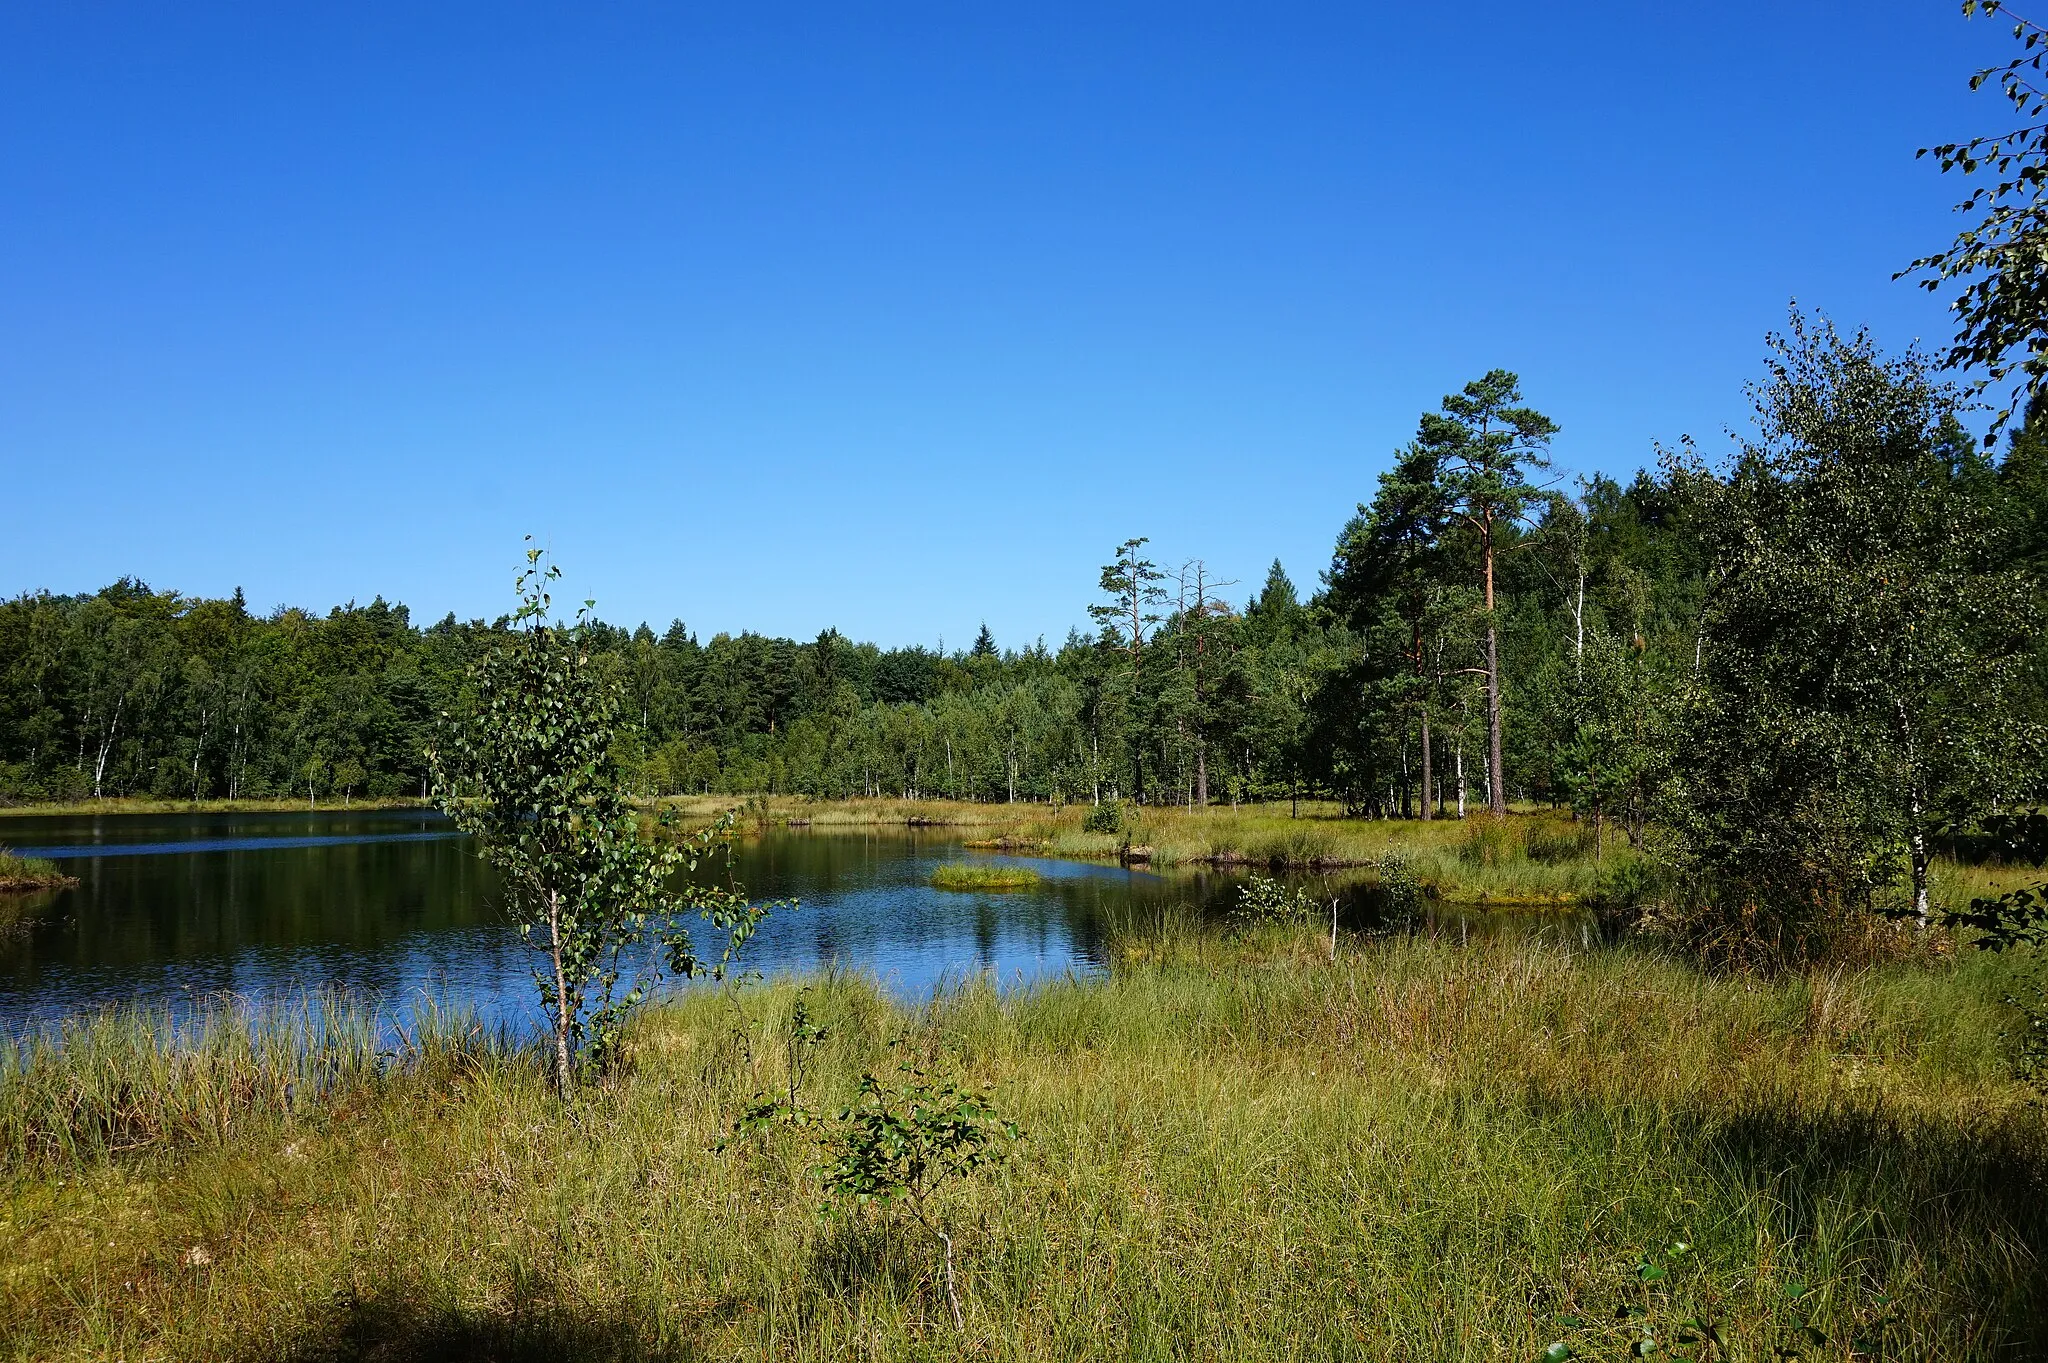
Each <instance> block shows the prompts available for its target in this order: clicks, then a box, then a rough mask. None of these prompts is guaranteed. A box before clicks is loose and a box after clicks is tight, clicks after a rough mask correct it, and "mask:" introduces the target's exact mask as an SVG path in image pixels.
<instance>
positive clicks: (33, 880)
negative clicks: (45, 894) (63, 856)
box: [0, 847, 71, 892]
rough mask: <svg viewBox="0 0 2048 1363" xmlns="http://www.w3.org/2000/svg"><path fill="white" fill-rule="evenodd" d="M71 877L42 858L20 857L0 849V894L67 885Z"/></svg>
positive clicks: (55, 864) (2, 848)
mask: <svg viewBox="0 0 2048 1363" xmlns="http://www.w3.org/2000/svg"><path fill="white" fill-rule="evenodd" d="M70 883H71V877H69V876H67V875H65V874H64V873H63V872H62V871H60V870H58V869H57V863H56V862H54V861H49V860H46V859H45V858H42V857H21V856H16V855H15V854H14V853H12V852H10V851H8V850H7V849H6V848H5V847H0V892H5V891H23V890H46V889H51V888H54V887H56V886H59V885H68V884H70Z"/></svg>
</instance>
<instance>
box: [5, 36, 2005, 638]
mask: <svg viewBox="0 0 2048 1363" xmlns="http://www.w3.org/2000/svg"><path fill="white" fill-rule="evenodd" d="M1957 11H1958V7H1957V6H1956V5H1955V4H1953V3H1950V2H1949V0H1927V2H1925V3H1896V2H1891V0H1881V2H1879V3H1865V4H1847V3H1835V2H1832V0H1815V3H1810V4H1803V5H1787V4H1783V3H1749V2H1748V0H1731V3H1724V4H1716V5H1690V6H1680V5H1663V6H1644V5H1638V4H1628V5H1624V4H1591V5H1571V6H1567V5H1549V4H1543V5H1532V4H1528V3H1526V2H1525V3H1520V4H1506V3H1490V2H1489V0H1472V2H1471V3H1466V4H1461V5H1439V6H1423V5H1399V6H1396V5H1379V4H1364V5H1330V6H1288V5H1278V4H1271V3H1268V4H1261V5H1241V6H1229V7H1226V6H1210V5H1199V4H1187V3H1181V4H1173V5H1163V4H1162V5H1157V6H1142V7H1141V6H1129V5H1099V4H1098V5H1076V6H1071V7H1059V6H1055V5H1050V4H1047V5H1032V6H1009V7H995V6H965V5H948V6H914V5H872V6H849V5H831V6H785V5H775V4H760V3H756V4H748V5H733V6H727V7H713V6H708V5H702V6H668V5H649V6H644V7H635V6H628V5H607V6H582V5H578V6H570V5H561V6H534V5H518V4H492V5H482V4H478V5H469V6H465V5H459V4H436V5H431V6H398V5H388V4H374V3H373V4H363V5H355V6H326V7H318V8H316V7H311V6H275V5H272V6H261V5H255V4H249V5H245V6H238V7H233V8H226V7H219V8H216V7H206V6H200V5H182V6H166V5H150V6H132V7H131V6H123V5H116V4H99V3H79V4H18V5H11V6H7V7H5V8H4V9H0V477H4V486H5V488H6V490H7V494H8V495H7V499H6V500H7V503H8V513H7V516H6V527H5V529H4V531H0V591H4V592H6V593H13V592H15V591H20V590H26V589H35V588H49V589H51V590H55V591H62V592H71V591H86V590H91V589H94V588H96V587H98V586H100V585H102V584H104V583H105V582H107V581H110V580H112V579H113V578H115V577H118V576H120V575H123V574H134V575H137V576H140V577H142V578H144V579H146V580H148V581H149V582H151V583H152V584H154V585H156V586H159V587H168V588H177V589H180V590H183V591H186V592H191V593H203V594H208V595H214V594H225V593H227V592H228V591H231V590H232V589H233V588H234V587H235V586H236V585H238V584H239V585H241V586H243V587H244V588H245V589H246V591H247V593H248V596H249V598H250V600H251V603H252V604H253V605H256V606H258V607H260V608H267V607H269V606H271V605H274V604H277V603H285V602H289V603H293V604H303V605H308V606H312V607H316V608H322V609H324V608H325V607H327V606H329V605H332V604H334V603H336V602H339V601H343V600H347V599H350V598H355V599H358V600H363V601H367V600H368V599H370V598H371V597H372V596H374V595H377V594H379V593H381V594H383V595H384V596H385V597H387V598H389V599H393V600H402V601H405V602H407V603H409V604H410V605H411V606H412V607H413V609H414V612H415V615H416V617H420V618H431V617H438V616H439V615H440V614H442V613H443V612H445V611H448V610H454V611H456V612H457V613H458V614H460V615H462V616H464V617H465V618H466V617H469V616H475V615H495V614H497V613H499V612H500V611H502V610H503V609H504V608H505V607H506V606H507V605H508V604H509V601H510V579H511V575H512V572H513V570H514V567H515V564H516V561H517V557H518V552H519V549H520V542H521V537H522V536H523V535H525V534H527V533H532V534H534V535H535V536H537V537H538V538H540V539H541V540H542V541H544V542H546V543H549V544H551V545H552V546H553V548H554V550H555V552H556V553H557V555H558V557H559V558H560V559H561V561H562V562H563V564H564V566H565V570H566V573H567V576H568V585H569V586H570V587H571V588H572V589H573V590H574V592H575V594H576V595H578V596H583V595H588V596H594V597H596V598H597V600H598V603H599V610H600V613H601V614H602V615H604V616H605V617H606V618H608V619H612V620H618V621H622V622H626V623H633V622H637V621H639V620H642V619H645V620H648V621H650V622H652V623H653V624H654V625H655V627H656V628H657V629H660V628H662V627H663V626H664V625H665V624H666V623H667V622H668V621H669V620H670V619H671V618H673V617H677V616H680V617H682V618H683V619H684V620H686V621H687V622H688V623H689V624H690V626H691V627H692V628H694V629H696V630H697V631H698V632H699V633H700V634H702V635H705V636H707V637H708V636H709V635H710V634H711V633H713V632H715V631H718V630H734V631H736V630H739V629H742V628H753V629H759V630H766V631H770V632H774V633H781V634H790V635H794V636H797V637H807V636H809V635H812V634H815V633H816V632H817V631H818V630H819V629H820V628H822V627H824V626H826V625H836V626H838V627H839V628H840V629H842V630H844V631H846V632H847V633H849V634H852V635H854V636H855V637H859V638H872V639H875V640H877V641H880V642H883V643H888V644H897V643H912V642H924V643H927V644H934V643H936V642H937V641H938V640H939V639H940V637H941V636H943V637H944V639H945V642H946V644H947V646H948V647H949V648H951V647H958V646H960V645H963V644H965V643H966V642H968V640H969V639H971V637H972V635H973V632H974V630H975V628H976V626H977V625H978V624H979V623H980V622H981V621H982V620H984V619H986V620H987V621H988V623H989V624H990V626H991V628H993V629H994V631H995V632H996V635H997V638H998V640H999V641H1000V642H1002V643H1003V644H1005V645H1011V646H1014V645H1020V644H1024V643H1027V642H1029V640H1030V639H1031V637H1033V636H1035V635H1038V634H1041V633H1043V634H1045V635H1047V636H1049V637H1050V638H1051V639H1052V640H1053V641H1055V642H1056V641H1057V639H1058V638H1059V637H1060V636H1061V635H1063V634H1064V632H1065V630H1066V628H1067V626H1068V625H1069V624H1072V623H1075V622H1079V621H1083V620H1085V607H1086V605H1087V603H1088V601H1089V600H1090V599H1091V598H1092V596H1093V594H1094V580H1095V576H1096V572H1097V569H1098V566H1099V565H1100V564H1101V563H1102V562H1104V561H1105V560H1106V559H1107V558H1108V557H1109V555H1110V552H1111V550H1112V549H1113V547H1114V546H1115V545H1116V544H1117V542H1119V541H1120V540H1122V539H1124V538H1125V537H1127V536H1130V535H1149V536H1150V537H1151V538H1152V541H1153V546H1152V547H1153V549H1154V550H1155V551H1156V556H1157V557H1158V558H1159V559H1160V560H1161V561H1163V562H1170V563H1177V562H1179V561H1180V560H1181V559H1184V558H1188V557H1194V556H1200V557H1202V558H1204V559H1206V560H1207V561H1208V562H1209V563H1210V564H1211V565H1212V568H1213V569H1214V570H1215V571H1216V572H1218V573H1220V574H1221V575H1222V576H1224V577H1227V578H1238V579H1242V581H1243V584H1244V585H1243V586H1242V587H1240V588H1238V589H1236V590H1235V592H1234V593H1233V594H1240V595H1241V594H1243V593H1245V592H1248V591H1249V590H1250V589H1251V588H1252V587H1253V586H1254V585H1255V584H1256V582H1257V581H1258V579H1259V578H1261V577H1262V576H1263V574H1264V571H1265V567H1266V565H1267V563H1268V562H1270V561H1271V560H1272V559H1273V558H1274V557H1275V556H1276V555H1277V556H1279V557H1280V558H1282V559H1283V560H1284V561H1285V563H1286V565H1287V567H1288V568H1289V570H1290V571H1291V572H1292V573H1293V575H1294V577H1295V579H1296V581H1297V582H1299V583H1301V584H1302V585H1303V586H1304V588H1306V587H1308V586H1310V585H1312V584H1313V583H1314V581H1315V577H1316V573H1317V571H1318V570H1319V569H1320V568H1321V567H1322V566H1324V565H1325V564H1326V563H1327V562H1328V558H1329V551H1330V547H1331V544H1332V541H1333V539H1334V537H1335V534H1336V532H1337V530H1338V528H1339V527H1340V525H1341V524H1342V522H1343V520H1344V519H1345V517H1346V516H1347V515H1348V514H1349V513H1350V511H1351V509H1352V508H1353V506H1354V505H1355V504H1356V503H1357V502H1358V501H1359V500H1361V499H1363V498H1366V497H1369V496H1370V495H1371V490H1372V485H1373V479H1374V475H1375V474H1376V473H1377V472H1378V471H1379V470H1380V469H1381V468H1382V467H1384V466H1385V463H1386V461H1387V457H1388V455H1389V453H1390V452H1391V451H1392V450H1393V449H1394V448H1395V447H1396V446H1397V445H1399V444H1400V443H1402V442H1403V441H1404V440H1406V439H1407V438H1408V437H1409V435H1410V434H1412V432H1413V429H1414V425H1415V420H1416V416H1417V414H1418V413H1419V412H1420V411H1421V410H1422V409H1424V408H1426V407H1430V406H1433V405H1434V404H1435V403H1436V402H1437V400H1438V399H1439V398H1440V397H1441V395H1442V394H1443V393H1444V392H1446V391H1448V390H1450V389H1452V388H1455V387H1457V386H1459V385H1461V384H1462V383H1463V382H1464V381H1465V380H1467V379H1469V378H1471V377H1474V376H1476V375H1477V374H1479V373H1480V372H1483V371H1484V370H1486V369H1488V368H1491V367H1494V366H1505V367H1508V368H1512V369H1515V370H1517V371H1518V372H1520V373H1521V375H1522V376H1523V383H1524V389H1525V392H1526V395H1527V397H1528V399H1529V400H1530V401H1531V402H1532V403H1533V404H1534V405H1536V406H1538V407H1539V408H1541V409H1542V410H1544V411H1545V412H1547V413H1548V414H1550V415H1551V416H1552V417H1553V418H1554V419H1556V420H1557V421H1558V422H1559V423H1560V424H1561V426H1562V427H1563V434H1562V435H1561V436H1560V437H1559V439H1558V440H1557V442H1556V445H1555V447H1554V453H1555V455H1556V458H1557V460H1558V463H1559V465H1560V467H1562V468H1566V469H1571V470H1574V471H1594V470H1602V471H1608V472H1613V473H1616V474H1626V473H1627V472H1629V471H1631V470H1633V469H1634V468H1636V467H1637V466H1639V465H1640V464H1643V463H1645V462H1646V461H1648V460H1649V458H1650V457H1651V448H1652V442H1653V441H1657V440H1662V441H1664V442H1667V443H1669V442H1671V441H1674V440H1676V439H1677V438H1678V437H1679V436H1681V435H1684V434H1687V433H1691V434H1693V435H1695V436H1697V437H1700V438H1701V439H1703V440H1704V441H1705V442H1706V443H1707V444H1708V445H1709V447H1710V448H1711V447H1716V446H1718V444H1719V443H1720V442H1721V440H1722V439H1723V437H1722V436H1721V432H1722V431H1724V430H1725V429H1726V428H1729V427H1732V426H1740V425H1742V424H1743V423H1744V422H1745V420H1746V418H1747V410H1748V409H1747V403H1746V400H1745V398H1744V396H1743V393H1742V386H1743V385H1744V384H1745V383H1746V382H1748V381H1750V380H1751V379H1752V378H1753V377H1755V375H1756V374H1757V373H1758V371H1759V367H1760V359H1761V355H1762V349H1763V348H1762V336H1763V333H1764V332H1765V331H1767V330H1769V329H1771V328H1773V327H1776V326H1778V325H1780V324H1781V323H1782V321H1783V318H1784V315H1785V309H1786V306H1787V303H1788V301H1789V300H1791V299H1792V298H1794V297H1796V298H1797V299H1798V300H1799V302H1800V303H1801V304H1802V305H1806V306H1813V307H1820V308H1823V309H1825V310H1827V311H1828V312H1829V313H1830V314H1832V315H1833V316H1834V317H1835V318H1836V319H1837V320H1838V321H1839V322H1841V323H1844V324H1846V325H1856V324H1865V323H1867V324H1869V325H1870V326H1871V327H1872V328H1873V329H1874V331H1875V332H1876V333H1877V335H1878V337H1879V339H1880V340H1881V341H1882V342H1883V343H1885V344H1887V345H1889V346H1894V347H1896V346H1901V345H1904V344H1905V343H1907V342H1909V341H1911V340H1913V339H1914V338H1915V337H1921V338H1926V339H1928V340H1933V341H1939V340H1942V339H1945V338H1946V337H1947V335H1948V332H1949V325H1948V319H1947V317H1946V314H1945V313H1944V311H1943V309H1942V305H1941V303H1940V302H1939V301H1938V300H1936V299H1934V298H1932V297H1930V296H1929V295H1927V294H1925V293H1923V292H1921V291H1919V290H1917V289H1915V288H1912V287H1910V286H1909V285H1906V284H1903V283H1893V282H1892V280H1891V275H1892V273H1893V271H1895V270H1896V269H1898V268H1899V267H1900V266H1902V265H1903V264H1905V263H1906V262H1907V261H1908V260H1910V259H1911V258H1913V257H1914V256H1916V255H1920V254H1924V253H1926V252H1927V251H1929V250H1932V249H1936V248H1938V247H1940V246H1942V245H1944V244H1945V243H1946V242H1947V240H1948V239H1949V238H1950V237H1951V236H1952V235H1953V234H1954V232H1955V230H1956V228H1957V226H1958V225H1959V224H1958V222H1957V220H1956V219H1955V218H1954V217H1953V216H1952V214H1951V213H1950V211H1949V209H1950V205H1951V204H1952V203H1953V202H1954V200H1956V199H1957V198H1959V197H1960V196H1961V192H1962V188H1963V186H1962V184H1961V183H1960V182H1958V181H1955V180H1954V179H1953V178H1952V177H1951V178H1950V179H1949V180H1947V181H1944V180H1943V178H1942V177H1940V176H1938V175H1937V174H1936V173H1935V171H1934V169H1933V167H1932V166H1931V165H1930V164H1929V163H1927V162H1924V161H1923V162H1916V161H1915V160H1914V158H1913V151H1914V149H1915V148H1916V147H1918V146H1921V145H1924V144H1926V143H1929V142H1933V141H1944V140H1948V139H1950V138H1952V137H1956V136H1961V135H1966V134H1969V133H1973V132H1977V131H1988V130H1994V129H2002V128H2003V127H2004V125H2005V122H2006V119H2005V111H2004V109H2003V108H2002V106H2001V105H2000V104H1999V102H1998V101H1997V97H1996V96H1995V94H1993V93H1991V92H1989V91H1987V92H1985V93H1983V94H1979V95H1972V94H1971V93H1970V92H1969V91H1968V88H1967V81H1968V76H1969V74H1970V72H1971V70H1973V69H1974V68H1975V67H1977V66H1980V65H1983V64H1987V63H1989V62H1992V61H1997V60H2002V59H2003V58H2004V57H2005V56H2006V55H2008V53H2009V51H2010V49H2011V43H2010V41H2009V39H2008V38H2007V37H2006V30H2005V28H2004V27H2003V26H2002V25H2000V24H1999V23H1996V22H1986V21H1983V20H1974V21H1965V20H1963V19H1962V18H1960V17H1959V15H1958V12H1957Z"/></svg>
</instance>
